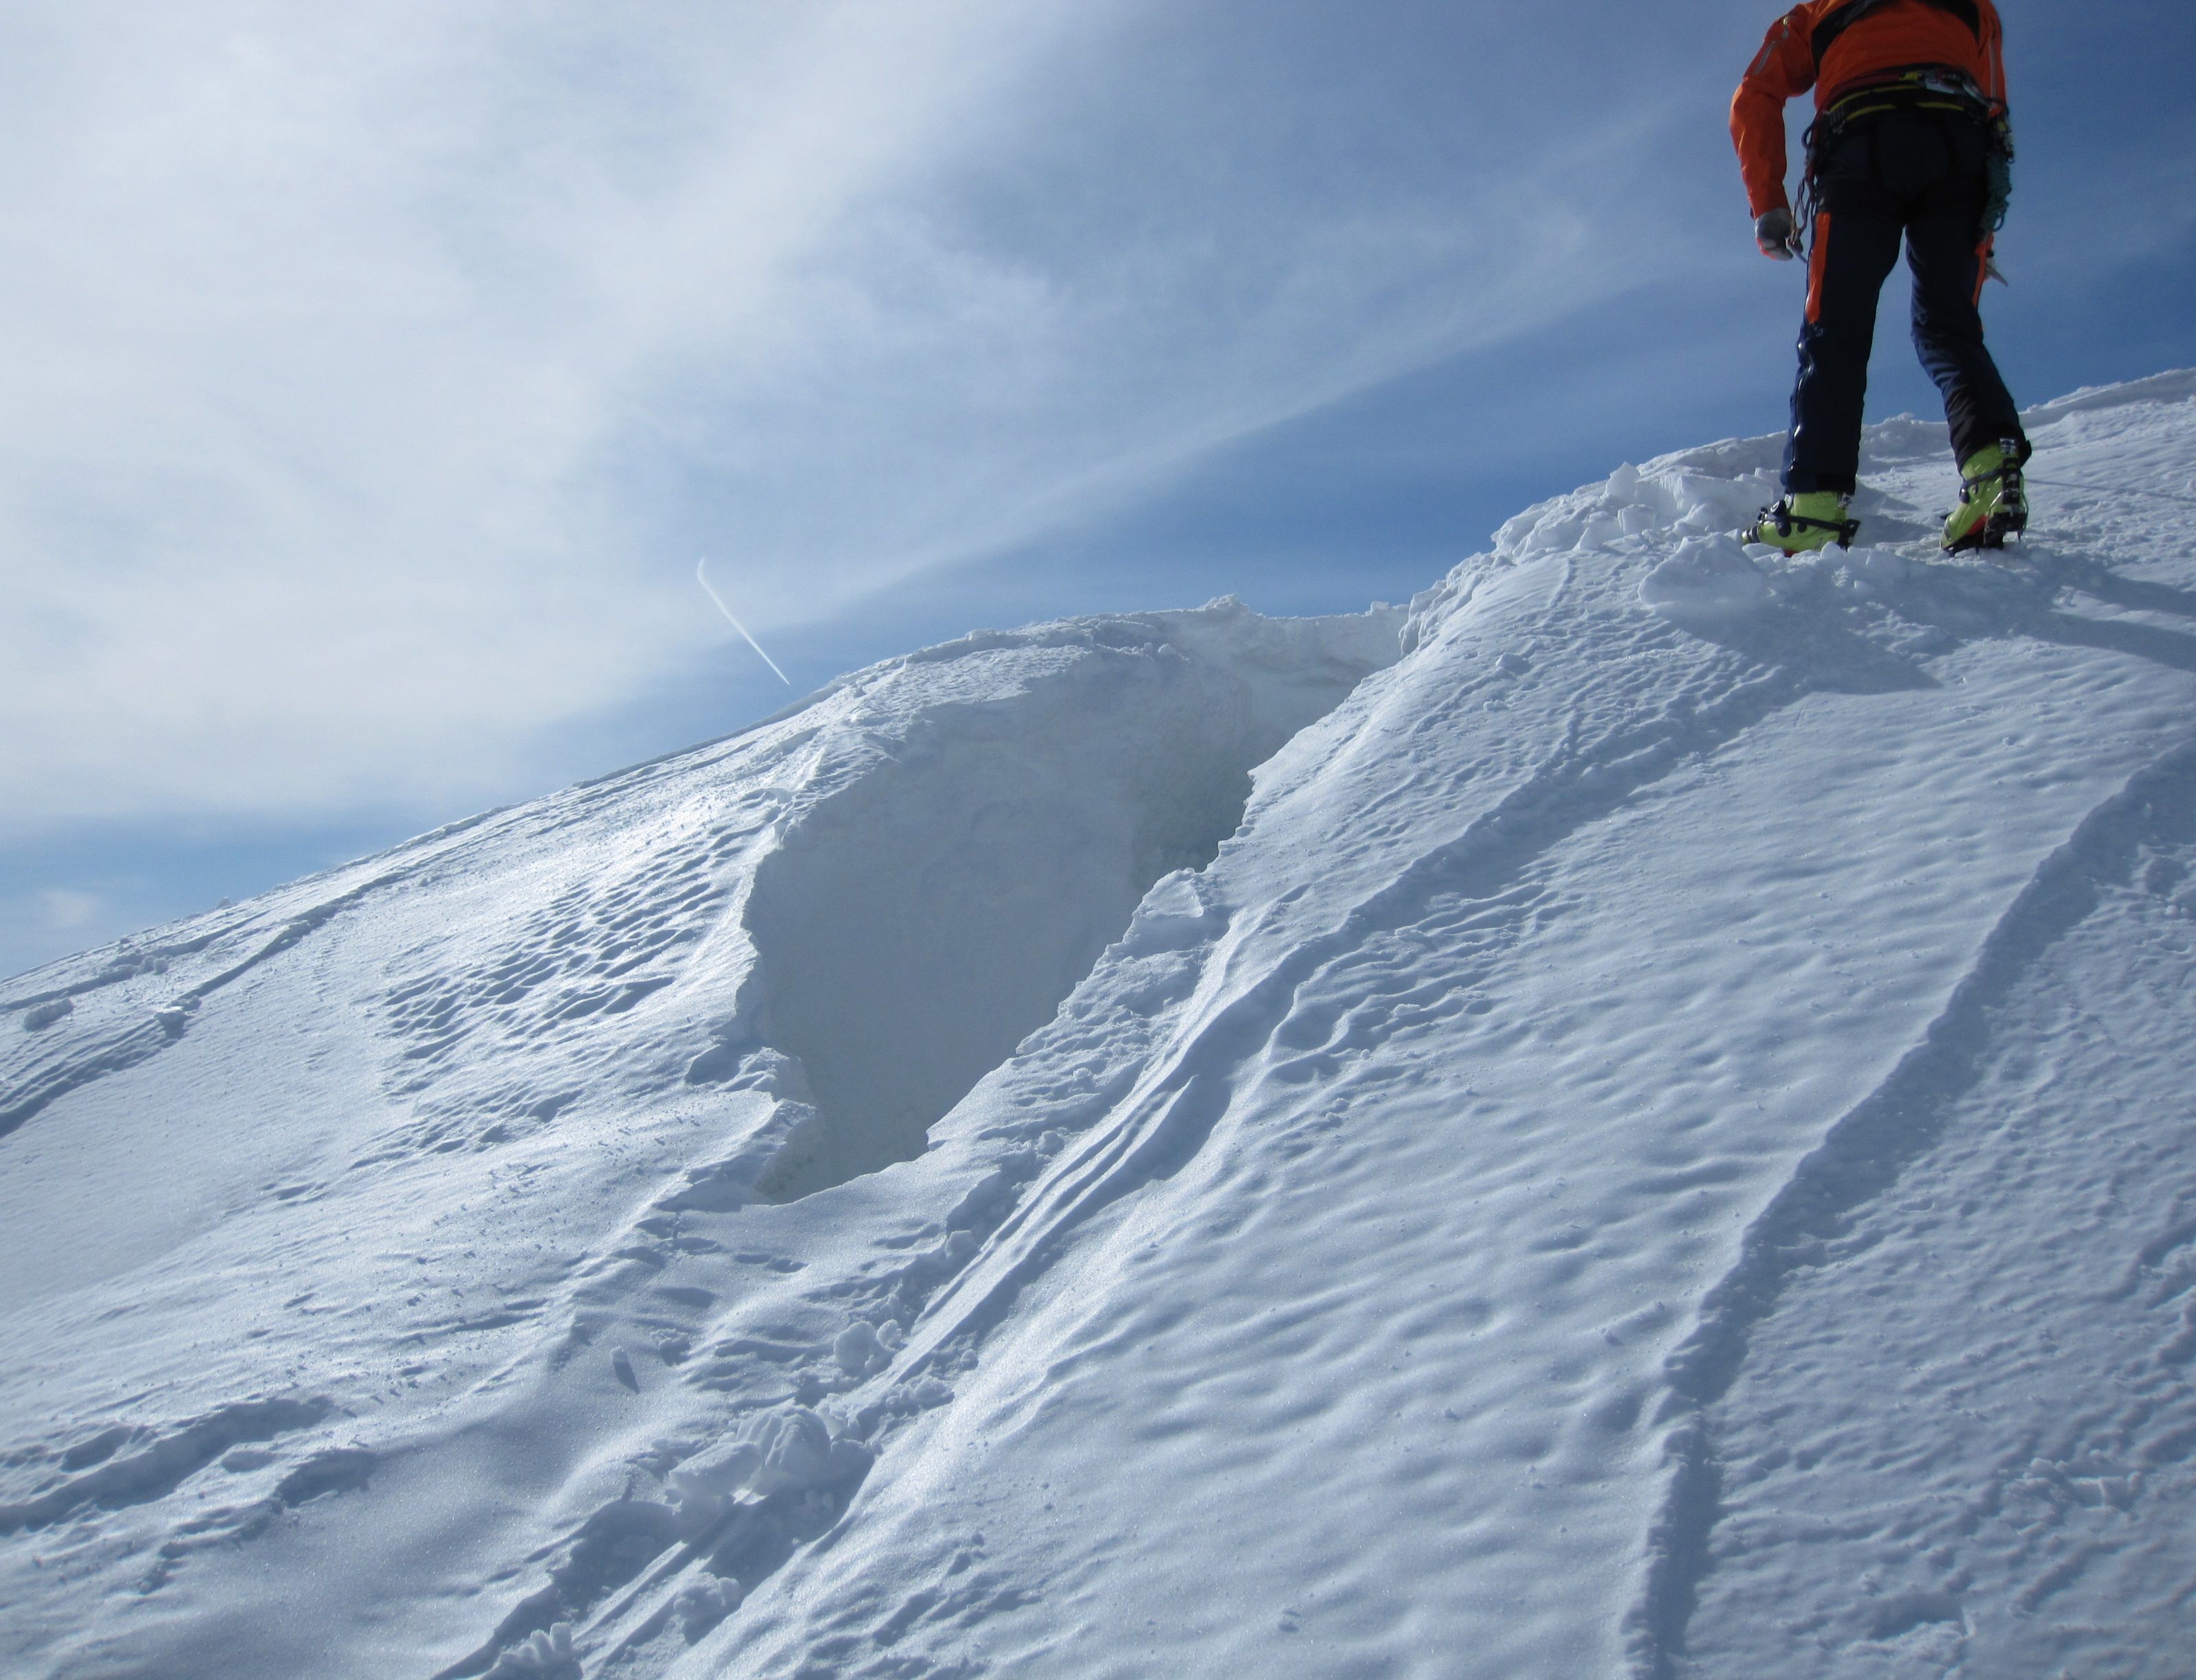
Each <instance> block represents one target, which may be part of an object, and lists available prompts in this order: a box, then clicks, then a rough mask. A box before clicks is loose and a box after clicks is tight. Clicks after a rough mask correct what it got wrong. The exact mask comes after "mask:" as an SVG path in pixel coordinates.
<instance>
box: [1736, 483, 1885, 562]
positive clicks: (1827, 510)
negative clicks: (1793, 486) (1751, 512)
mask: <svg viewBox="0 0 2196 1680" xmlns="http://www.w3.org/2000/svg"><path fill="white" fill-rule="evenodd" d="M1851 500H1852V497H1850V496H1841V495H1840V494H1838V493H1837V492H1836V491H1835V490H1803V491H1801V492H1800V494H1798V495H1796V496H1787V497H1785V498H1784V499H1783V500H1782V501H1780V502H1778V503H1777V505H1776V506H1774V507H1765V508H1764V509H1762V510H1761V522H1760V524H1758V525H1756V526H1754V528H1752V529H1751V530H1749V531H1748V532H1747V533H1746V534H1745V540H1747V541H1748V542H1758V543H1761V544H1763V545H1765V546H1767V547H1770V548H1781V549H1783V551H1785V552H1786V553H1787V554H1799V553H1802V552H1804V551H1806V550H1808V549H1813V548H1828V547H1829V546H1830V545H1831V544H1832V543H1836V544H1837V545H1838V546H1840V547H1841V548H1851V547H1852V540H1853V539H1854V538H1855V537H1857V536H1858V535H1859V534H1860V521H1858V519H1848V518H1846V503H1847V502H1849V501H1851Z"/></svg>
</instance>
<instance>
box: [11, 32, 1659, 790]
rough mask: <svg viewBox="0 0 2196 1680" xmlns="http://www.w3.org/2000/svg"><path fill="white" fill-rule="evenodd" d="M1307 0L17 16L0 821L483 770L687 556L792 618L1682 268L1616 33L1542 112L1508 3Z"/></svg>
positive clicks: (679, 599)
mask: <svg viewBox="0 0 2196 1680" xmlns="http://www.w3.org/2000/svg"><path fill="white" fill-rule="evenodd" d="M1569 9H1576V8H1569ZM1326 11H1327V12H1329V13H1331V12H1332V9H1326ZM1582 15H1584V11H1581V16H1582ZM1320 16H1321V14H1320V9H1308V8H1301V7H1292V6H1286V5H1277V6H1276V7H1275V8H1274V9H1271V10H1270V11H1262V12H1261V13H1260V14H1258V15H1257V17H1256V18H1252V17H1248V16H1246V15H1245V14H1244V10H1243V9H1241V8H1227V7H1220V6H1212V5H1195V4H1192V5H1186V6H1178V7H1161V6H1159V5H1158V4H1156V3H1153V0H1072V3H1071V0H891V3H877V0H868V3H856V0H818V3H812V4H806V5H802V6H799V7H788V6H780V5H775V4H764V3H750V4H745V5H723V4H718V5H710V6H706V7H705V6H701V5H697V4H696V5H678V4H667V5H664V6H659V7H655V8H650V9H647V10H646V11H645V12H636V11H633V10H632V9H612V8H604V7H600V6H592V5H581V4H578V3H565V4H550V5H546V6H544V5H539V4H535V5H527V6H519V5H517V4H515V3H504V4H489V5H483V6H477V7H449V6H447V5H442V4H428V3H422V0H361V3H360V4H357V5H354V6H347V7H342V8H332V9H302V8H298V7H296V6H292V5H287V4H280V3H274V0H179V3H176V4H175V5H172V6H168V7H165V8H160V9H153V10H152V11H149V12H148V11H147V10H146V9H143V8H142V7H137V6H134V5H123V4H119V3H114V0H89V3H84V4H79V5H77V6H73V7H71V8H69V9H66V10H63V9H53V10H50V11H49V12H46V13H44V14H41V15H38V16H36V17H33V18H32V19H29V20H25V21H23V22H22V23H21V25H20V27H21V29H22V31H23V38H22V39H21V41H20V49H19V50H18V51H17V52H16V54H15V55H14V57H13V58H12V59H11V60H10V61H9V63H8V64H7V66H5V67H4V68H0V107H3V108H4V110H5V113H6V114H5V115H4V116H3V117H0V141H4V143H6V144H7V145H8V147H9V151H10V153H11V155H13V156H14V158H16V159H36V160H38V166H37V167H36V168H35V169H24V168H21V167H18V168H16V169H15V170H11V171H10V172H9V174H8V176H6V177H5V180H4V182H0V329H4V331H5V332H7V335H8V338H9V342H10V344H11V346H13V347H14V351H15V354H14V359H13V360H14V365H13V366H12V367H11V377H10V378H9V381H8V382H7V383H6V385H5V387H4V389H0V587H4V589H5V592H6V594H7V598H8V599H9V603H10V609H9V612H8V613H7V615H6V616H5V619H4V621H0V670H4V672H5V676H4V678H0V813H5V815H4V816H0V827H13V828H27V827H34V826H39V825H49V824H54V823H64V822H81V821H87V820H101V819H107V818H121V817H131V816H135V815H140V814H143V813H146V812H150V811H213V812H224V813H251V812H255V811H256V812H264V813H269V814H281V813H296V812H310V811H322V810H335V809H341V808H345V807H355V806H360V805H367V804H369V803H382V804H387V803H396V804H408V805H415V806H432V805H436V804H437V803H440V802H451V801H454V802H459V803H472V802H480V801H483V800H487V799H489V798H493V797H495V796H497V795H498V794H500V792H501V791H502V790H503V789H504V788H505V787H506V786H507V785H509V784H511V782H514V781H515V780H519V779H522V778H523V774H524V765H525V764H526V762H527V753H528V750H529V745H530V743H531V742H533V741H534V740H535V738H536V737H537V736H538V734H539V732H540V730H543V729H545V728H546V727H552V726H554V725H557V724H558V723H559V722H560V721H561V720H566V719H573V718H575V717H577V716H579V715H581V714H584V713H590V712H592V711H596V710H598V709H600V708H602V707H607V706H610V705H613V704H615V703H616V702H618V701H621V700H622V699H624V698H626V697H627V696H630V695H632V694H633V692H634V691H636V690H638V689H639V688H640V687H641V686H642V685H643V684H645V683H646V682H648V681H649V680H650V678H652V677H655V676H656V675H658V674H660V673H662V672H663V671H664V670H666V669H667V668H672V667H676V666H677V665H678V664H679V661H683V660H685V659H687V658H690V657H691V656H692V655H693V654H694V652H695V651H696V649H698V648H700V647H702V646H703V645H705V644H706V643H707V642H708V640H709V639H710V638H713V637H714V636H715V635H716V634H718V633H719V632H717V631H716V630H715V629H714V626H712V624H711V622H710V621H709V619H708V616H706V603H702V602H701V601H700V600H699V598H698V597H697V596H696V592H694V589H693V586H692V583H691V578H690V577H689V575H688V572H689V569H690V568H691V563H692V561H691V557H692V556H693V555H694V554H695V553H697V552H702V551H707V552H708V553H709V554H710V555H711V556H712V557H713V570H714V572H715V573H716V574H717V575H718V576H719V578H720V579H721V580H724V581H725V583H726V585H727V586H728V587H730V588H731V589H732V590H733V592H734V593H735V594H736V596H737V599H738V600H739V602H740V603H741V611H742V614H743V616H744V617H745V618H746V619H747V621H748V622H750V623H751V624H752V625H754V627H755V628H756V629H757V631H758V632H761V633H763V634H765V635H767V634H768V633H769V632H770V631H771V629H772V628H773V627H775V626H787V625H791V624H794V623H797V622H804V621H808V622H812V621H817V620H819V619H823V618H827V617H829V615H832V614H834V613H835V612H838V611H841V610H843V609H845V608H846V607H847V605H848V604H849V603H852V602H854V601H856V600H858V599H859V598H861V597H862V596H863V595H864V593H865V592H869V591H871V590H874V589H876V587H878V586H881V585H882V584H884V583H887V582H889V581H892V580H896V579H904V578H905V577H907V576H909V575H910V574H914V573H918V572H920V571H921V570H922V569H925V568H929V567H935V566H939V565H943V564H947V563H953V562H956V561H960V560H965V559H968V558H970V557H975V556H978V555H981V554H984V553H985V552H991V551H997V550H999V549H1001V548H1003V547H1004V546H1008V545H1010V544H1013V543H1014V542H1017V541H1019V540H1025V539H1026V538H1027V537H1028V536H1030V535H1031V534H1033V533H1036V532H1039V531H1042V530H1043V529H1045V528H1048V527H1051V526H1056V525H1058V524H1060V523H1061V522H1068V521H1072V520H1074V519H1076V518H1078V517H1084V516H1086V515H1087V514H1088V513H1089V511H1091V510H1093V509H1095V508H1100V507H1102V506H1104V505H1108V504H1109V503H1114V502H1118V500H1120V499H1123V498H1124V497H1128V496H1131V495H1133V494H1136V491H1137V489H1138V487H1140V486H1142V485H1146V484H1148V483H1150V482H1153V481H1155V480H1157V479H1159V478H1161V477H1163V476H1164V475H1166V474H1167V473H1169V472H1170V471H1176V470H1178V469H1179V468H1180V467H1181V465H1182V464H1183V463H1184V462H1186V461H1188V460H1191V459H1194V458H1195V457H1196V456H1197V455H1198V454H1199V453H1200V452H1202V451H1204V450H1207V449H1209V448H1211V447H1214V446H1215V445H1216V444H1219V443H1222V442H1227V441H1228V440H1230V439H1232V438H1236V437H1240V436H1243V435H1244V434H1245V432H1248V431H1251V430H1257V428H1259V427H1262V426H1265V425H1269V424H1274V422H1276V421H1277V420H1280V419H1286V418H1288V417H1289V416H1291V415H1292V414H1297V413H1303V412H1305V411H1306V410H1308V409H1309V408H1312V407H1316V406H1318V405H1320V404H1321V403H1324V402H1327V401H1332V400H1333V399H1334V398H1335V397H1337V396H1338V395H1343V394H1344V393H1347V392H1348V391H1350V390H1355V389H1358V388H1361V387H1362V386H1363V385H1365V384H1368V383H1371V382H1373V381H1377V380H1379V379H1382V378H1388V377H1390V376H1391V375H1393V374H1394V373H1396V372H1398V371H1401V370H1402V369H1405V368H1407V367H1413V366H1415V365H1418V364H1419V363H1421V362H1423V361H1427V360H1430V359H1431V358H1434V357H1436V356H1440V355H1448V354H1452V353H1453V352H1454V351H1456V350H1457V349H1462V348H1467V347H1470V346H1471V345H1474V344H1484V343H1488V342H1491V341H1494V340H1496V339H1499V338H1501V337H1503V336H1504V335H1506V334H1512V333H1516V332H1523V331H1525V330H1528V329H1529V328H1530V327H1532V326H1534V325H1536V324H1540V323H1543V322H1545V321H1546V320H1550V319H1552V318H1555V317H1556V316H1557V315H1560V314H1561V313H1562V312H1563V311H1564V310H1567V309H1577V308H1579V307H1581V305H1582V304H1583V303H1586V302H1588V301H1590V300H1591V299H1592V297H1595V296H1597V295H1601V294H1603V293H1605V292H1608V291H1609V290H1611V289H1614V288H1615V287H1618V286H1623V285H1627V284H1632V283H1635V282H1636V281H1637V280H1638V279H1639V278H1641V277H1642V276H1643V274H1652V273H1655V272H1657V271H1659V270H1667V269H1668V268H1671V267H1672V266H1673V264H1677V263H1679V257H1678V255H1677V253H1678V251H1679V246H1678V245H1676V244H1675V243H1674V242H1673V240H1671V238H1670V237H1669V236H1668V234H1667V232H1666V231H1658V218H1657V216H1656V215H1655V214H1653V213H1652V212H1651V211H1650V208H1649V206H1648V205H1646V204H1645V203H1644V201H1643V199H1642V197H1641V194H1640V193H1638V191H1637V190H1636V187H1637V182H1636V180H1634V179H1633V173H1634V171H1633V166H1631V165H1627V164H1626V163H1624V162H1623V161H1622V160H1623V159H1627V158H1628V157H1632V156H1633V155H1634V154H1636V153H1637V152H1638V146H1637V145H1636V143H1635V142H1636V141H1637V139H1638V136H1639V135H1640V134H1642V133H1643V132H1645V131H1647V130H1650V129H1651V128H1652V126H1653V125H1654V124H1656V123H1658V122H1661V121H1662V120H1664V116H1663V113H1665V112H1666V111H1667V108H1668V101H1667V95H1662V96H1658V97H1656V98H1649V97H1647V96H1645V95H1636V94H1633V93H1627V91H1625V89H1624V86H1623V84H1622V83H1621V80H1619V79H1616V68H1617V66H1618V63H1619V61H1618V60H1617V59H1616V58H1615V57H1614V56H1613V55H1612V56H1611V57H1610V58H1609V60H1608V61H1607V62H1608V72H1609V75H1610V78H1611V79H1610V81H1609V90H1608V92H1607V93H1606V94H1605V95H1597V96H1596V97H1595V98H1593V99H1592V100H1590V101H1586V102H1583V103H1579V104H1575V105H1573V106H1571V107H1569V108H1566V109H1564V110H1562V111H1552V110H1550V109H1549V108H1547V101H1546V98H1545V96H1544V95H1543V93H1542V92H1541V91H1540V90H1537V89H1534V88H1533V87H1532V86H1531V85H1530V84H1529V83H1528V82H1526V81H1525V80H1524V79H1523V77H1524V73H1525V72H1527V71H1528V70H1529V67H1530V66H1532V64H1533V63H1534V61H1535V59H1536V58H1539V57H1544V56H1545V47H1544V46H1542V45H1539V44H1536V43H1537V42H1538V41H1539V39H1540V38H1539V36H1538V34H1537V32H1536V31H1528V30H1525V29H1523V27H1522V26H1517V25H1515V24H1514V23H1505V24H1504V25H1502V26H1500V27H1497V26H1494V24H1491V23H1488V22H1487V21H1485V20H1476V19H1474V18H1469V17H1467V18H1463V19H1458V20H1450V21H1448V22H1445V23H1440V24H1437V25H1429V26H1427V27H1426V31H1425V34H1426V44H1427V45H1429V46H1435V47H1439V48H1440V49H1443V50H1444V51H1453V54H1454V58H1453V62H1450V63H1448V64H1446V65H1441V66H1416V67H1408V66H1407V59H1406V58H1402V57H1398V55H1397V52H1396V50H1395V48H1396V43H1373V45H1372V48H1370V49H1365V50H1363V51H1361V52H1358V54H1357V55H1356V57H1355V58H1354V59H1353V58H1352V57H1351V55H1350V52H1349V50H1344V49H1343V47H1339V46H1338V45H1337V44H1336V43H1338V42H1344V36H1342V35H1340V34H1338V33H1337V25H1338V22H1339V20H1331V19H1330V20H1327V21H1325V22H1322V21H1320ZM1544 21H1545V19H1544ZM1574 21H1575V20H1574ZM1408 44H1409V43H1403V45H1404V47H1406V48H1407V46H1408ZM1345 45H1346V43H1345ZM1382 65H1389V66H1391V67H1392V66H1396V65H1404V66H1407V68H1408V73H1409V75H1411V76H1413V77H1417V78H1419V81H1418V82H1416V83H1414V84H1413V85H1411V86H1409V87H1406V88H1401V89H1398V88H1396V87H1391V86H1387V85H1384V84H1382V83H1381V81H1380V80H1379V75H1378V72H1379V66H1382ZM1573 73H1574V74H1578V73H1581V72H1579V70H1578V67H1577V66H1573ZM1585 73H1587V74H1590V75H1591V74H1598V73H1601V72H1598V71H1594V70H1593V69H1592V66H1591V64H1589V66H1588V67H1587V70H1586V72H1585ZM1444 89H1446V90H1447V91H1446V92H1444ZM1505 123H1506V124H1510V128H1509V129H1508V130H1505V126H1504V125H1505ZM1517 124H1529V132H1528V133H1527V134H1526V135H1525V136H1524V137H1523V138H1522V139H1521V138H1520V136H1519V134H1518V132H1517ZM1612 159H1617V160H1618V161H1617V162H1616V163H1615V164H1614V165H1612V162H1611V160H1612ZM1617 248H1621V249H1622V250H1623V251H1624V252H1625V256H1624V260H1623V263H1621V265H1619V264H1617V263H1613V262H1612V261H1611V260H1610V256H1609V253H1610V251H1612V249H1617Z"/></svg>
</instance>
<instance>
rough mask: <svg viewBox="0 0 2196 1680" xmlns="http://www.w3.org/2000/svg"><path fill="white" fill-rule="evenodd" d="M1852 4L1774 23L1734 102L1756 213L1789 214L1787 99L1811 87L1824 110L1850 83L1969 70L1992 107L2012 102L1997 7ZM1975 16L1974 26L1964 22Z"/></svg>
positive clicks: (1974, 1) (1881, 1)
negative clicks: (1924, 69) (1924, 71)
mask: <svg viewBox="0 0 2196 1680" xmlns="http://www.w3.org/2000/svg"><path fill="white" fill-rule="evenodd" d="M1854 6H1855V0H1801V3H1800V4H1799V5H1797V6H1794V8H1793V9H1791V10H1790V11H1789V12H1787V13H1786V14H1784V15H1783V17H1781V18H1779V19H1777V21H1776V22H1775V23H1773V24H1771V25H1770V26H1769V37H1768V38H1767V39H1766V40H1765V41H1764V42H1763V43H1761V52H1760V55H1759V56H1758V57H1756V58H1755V60H1754V62H1753V64H1752V65H1751V66H1749V67H1748V70H1747V72H1746V79H1745V80H1743V81H1742V82H1741V83H1740V84H1738V92H1737V95H1736V96H1735V97H1734V98H1733V99H1732V100H1731V140H1732V141H1733V143H1734V144H1736V145H1737V147H1738V165H1739V169H1740V170H1741V172H1742V174H1743V175H1744V176H1746V199H1747V204H1748V207H1749V208H1750V209H1751V210H1752V211H1753V212H1754V215H1756V216H1760V215H1762V214H1763V213H1764V212H1765V211H1772V210H1777V209H1783V208H1789V205H1790V200H1789V199H1787V198H1786V197H1785V195H1784V165H1785V159H1784V101H1786V100H1788V99H1795V98H1797V97H1798V96H1799V95H1801V94H1803V93H1805V92H1806V91H1807V89H1810V88H1812V89H1814V90H1815V108H1816V109H1817V111H1820V110H1822V109H1823V108H1824V107H1827V106H1829V105H1830V104H1831V103H1832V102H1833V101H1835V99H1836V98H1837V96H1838V95H1839V94H1841V92H1843V91H1844V90H1845V89H1846V88H1847V87H1849V86H1850V85H1852V84H1853V83H1855V82H1858V81H1862V80H1864V79H1865V78H1868V77H1869V76H1872V75H1875V74H1877V73H1879V72H1883V71H1888V70H1900V69H1904V68H1906V67H1907V66H1910V65H1917V64H1946V65H1950V66H1953V67H1955V68H1956V69H1959V70H1963V71H1965V72H1967V73H1968V76H1969V77H1971V78H1973V79H1974V84H1975V85H1976V86H1977V87H1979V88H1980V89H1982V91H1983V95H1984V97H1985V98H1986V99H1988V100H1989V101H1991V103H1992V104H1993V105H1995V106H1998V107H2003V105H2004V104H2005V56H2004V49H2003V45H2002V42H2003V32H2002V29H2001V28H2000V26H1999V24H1998V20H1997V7H1996V6H1994V5H1992V4H1991V0H1971V4H1970V0H1951V3H1949V4H1946V3H1934V4H1933V3H1931V0H1875V3H1872V4H1870V3H1866V0H1862V3H1861V7H1860V9H1859V10H1858V11H1857V12H1856V11H1855V10H1854V9H1853V8H1854ZM1969 9H1972V11H1973V13H1974V19H1975V22H1974V26H1973V27H1970V26H1969V25H1968V21H1967V19H1966V17H1965V16H1964V15H1962V13H1964V12H1966V11H1967V10H1969ZM1841 14H1845V15H1844V16H1842V17H1841ZM1826 23H1827V24H1828V25H1829V26H1830V31H1831V32H1833V34H1832V38H1829V40H1828V42H1827V45H1826V47H1825V48H1824V49H1823V52H1822V55H1821V58H1820V61H1817V56H1816V53H1817V45H1816V43H1817V32H1818V31H1821V30H1822V29H1823V26H1824V25H1825V24H1826ZM1841 23H1842V24H1844V27H1843V28H1840V25H1841Z"/></svg>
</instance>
